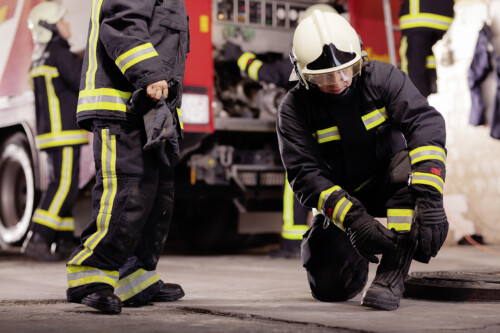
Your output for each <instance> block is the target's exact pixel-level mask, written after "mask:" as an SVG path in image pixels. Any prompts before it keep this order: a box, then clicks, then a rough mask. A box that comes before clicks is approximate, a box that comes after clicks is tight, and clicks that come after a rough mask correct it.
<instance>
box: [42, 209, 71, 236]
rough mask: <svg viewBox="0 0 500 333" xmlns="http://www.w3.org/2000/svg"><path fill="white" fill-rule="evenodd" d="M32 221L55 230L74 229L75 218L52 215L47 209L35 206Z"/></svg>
mask: <svg viewBox="0 0 500 333" xmlns="http://www.w3.org/2000/svg"><path fill="white" fill-rule="evenodd" d="M32 220H33V223H38V224H41V225H43V226H46V227H47V228H50V229H53V230H56V231H73V230H75V219H74V218H72V217H60V216H57V215H52V214H50V213H49V212H48V211H46V210H43V209H39V208H37V209H36V210H35V213H34V214H33V218H32Z"/></svg>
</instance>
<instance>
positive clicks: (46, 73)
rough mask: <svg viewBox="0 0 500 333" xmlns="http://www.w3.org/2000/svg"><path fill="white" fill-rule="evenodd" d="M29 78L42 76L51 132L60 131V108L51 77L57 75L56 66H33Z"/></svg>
mask: <svg viewBox="0 0 500 333" xmlns="http://www.w3.org/2000/svg"><path fill="white" fill-rule="evenodd" d="M29 75H30V77H31V78H34V77H38V76H43V78H44V80H45V89H46V92H47V102H48V108H49V116H50V126H51V131H52V132H60V131H61V129H62V125H61V109H60V105H59V98H57V95H56V91H55V89H54V84H53V83H52V79H53V78H55V77H58V76H59V71H58V70H57V67H53V66H46V65H43V66H38V67H35V68H33V69H32V70H31V71H30V73H29Z"/></svg>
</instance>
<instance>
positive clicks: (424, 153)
mask: <svg viewBox="0 0 500 333" xmlns="http://www.w3.org/2000/svg"><path fill="white" fill-rule="evenodd" d="M388 66H390V65H388ZM376 81H378V82H386V83H385V84H384V83H382V84H381V85H380V90H379V93H380V94H381V96H383V98H385V103H386V105H389V112H390V113H392V118H393V120H394V122H395V124H396V126H397V127H399V130H400V131H401V132H402V133H403V134H404V136H405V138H406V141H407V145H408V150H409V155H410V160H411V166H412V172H411V175H410V180H409V184H410V187H411V188H412V189H413V190H415V192H416V194H417V196H420V197H422V196H423V197H428V196H433V197H435V196H442V194H443V188H444V180H445V176H446V148H445V144H446V126H445V121H444V118H443V116H442V115H441V114H440V113H439V112H438V111H437V110H436V109H435V108H434V107H432V106H431V105H429V103H428V102H427V99H426V98H425V97H423V96H422V95H421V94H420V93H419V92H418V90H417V88H415V86H414V85H413V84H412V83H411V81H410V79H409V77H408V76H407V75H406V74H405V73H403V72H402V71H400V70H398V69H396V68H394V67H392V66H391V69H390V70H388V71H385V74H382V75H381V77H380V78H377V79H376Z"/></svg>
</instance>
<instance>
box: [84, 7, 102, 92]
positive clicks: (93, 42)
mask: <svg viewBox="0 0 500 333" xmlns="http://www.w3.org/2000/svg"><path fill="white" fill-rule="evenodd" d="M102 2H103V0H94V2H93V5H92V14H91V30H90V34H89V41H88V49H89V52H88V55H89V59H88V60H89V64H88V68H87V73H86V79H85V85H86V86H85V89H94V87H95V73H96V71H97V39H98V35H99V26H100V22H99V15H100V12H101V5H102Z"/></svg>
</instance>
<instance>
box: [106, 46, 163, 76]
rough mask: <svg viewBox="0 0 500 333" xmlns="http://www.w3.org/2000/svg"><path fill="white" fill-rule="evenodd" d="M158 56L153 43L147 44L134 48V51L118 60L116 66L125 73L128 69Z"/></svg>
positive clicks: (126, 53)
mask: <svg viewBox="0 0 500 333" xmlns="http://www.w3.org/2000/svg"><path fill="white" fill-rule="evenodd" d="M155 56H158V53H157V52H156V50H155V48H154V47H153V45H152V44H151V43H146V44H142V45H139V46H137V47H134V48H133V49H131V50H129V51H127V52H125V53H124V54H122V55H121V56H119V57H118V58H117V59H116V62H115V63H116V66H118V68H119V69H120V71H121V72H122V73H125V71H126V70H127V69H129V68H130V67H132V66H133V65H135V64H137V63H138V62H140V61H143V60H146V59H149V58H152V57H155Z"/></svg>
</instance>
